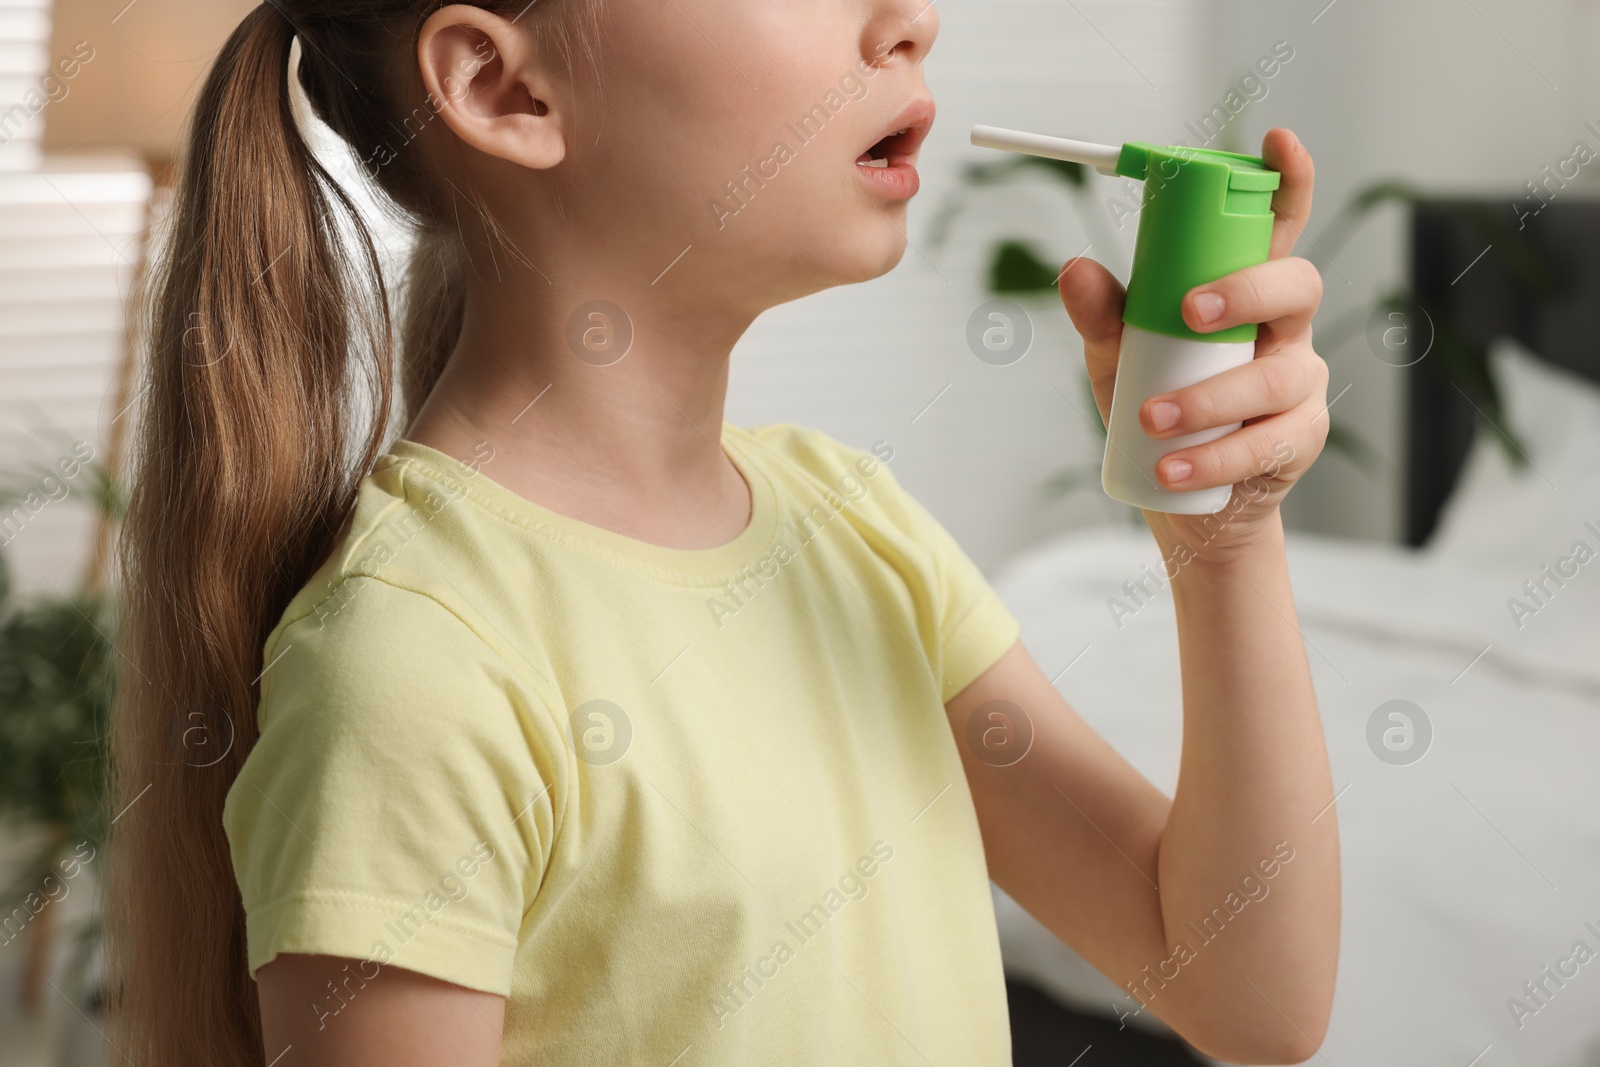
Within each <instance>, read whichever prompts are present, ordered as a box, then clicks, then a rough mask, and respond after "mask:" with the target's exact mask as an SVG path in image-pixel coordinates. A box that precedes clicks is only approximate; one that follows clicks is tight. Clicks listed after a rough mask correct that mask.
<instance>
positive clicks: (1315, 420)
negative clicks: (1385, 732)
mask: <svg viewBox="0 0 1600 1067" xmlns="http://www.w3.org/2000/svg"><path fill="white" fill-rule="evenodd" d="M1262 157H1263V159H1264V160H1265V161H1266V163H1267V165H1268V166H1269V167H1271V168H1273V169H1274V170H1277V171H1280V172H1282V174H1283V182H1282V185H1281V186H1280V188H1279V189H1278V191H1277V192H1276V193H1274V194H1273V197H1272V210H1273V212H1274V213H1275V214H1276V215H1277V219H1276V220H1275V221H1274V223H1273V227H1272V252H1271V258H1270V259H1269V260H1268V262H1266V263H1262V264H1260V265H1258V266H1255V267H1248V268H1246V269H1244V270H1241V271H1237V272H1235V273H1233V274H1229V275H1227V276H1226V277H1223V278H1220V279H1218V280H1217V281H1215V282H1212V283H1210V284H1208V285H1202V286H1199V287H1198V288H1196V289H1193V290H1191V291H1190V292H1189V294H1188V295H1187V296H1186V297H1184V302H1183V318H1184V321H1185V322H1186V323H1188V325H1189V327H1190V328H1191V329H1193V330H1195V331H1197V332H1200V333H1211V332H1214V331H1216V330H1221V329H1226V328H1227V327H1230V326H1237V325H1239V324H1240V323H1249V322H1255V323H1260V324H1261V332H1260V336H1259V339H1258V340H1257V341H1256V358H1255V359H1254V361H1252V362H1250V363H1248V364H1246V365H1244V366H1242V367H1237V368H1234V369H1233V370H1229V371H1226V372H1224V373H1222V374H1219V375H1217V376H1215V377H1213V378H1209V379H1207V380H1206V381H1203V382H1200V383H1198V384H1196V385H1191V386H1189V387H1188V388H1186V389H1179V390H1177V391H1175V392H1171V393H1163V394H1160V395H1157V396H1153V397H1149V398H1146V399H1145V400H1144V403H1143V404H1142V405H1141V407H1140V408H1139V422H1140V424H1141V426H1142V427H1143V428H1144V431H1145V433H1147V434H1149V435H1150V436H1152V437H1154V438H1157V439H1162V438H1169V437H1179V436H1182V435H1184V434H1189V433H1194V432H1196V431H1198V430H1204V429H1208V428H1211V427H1215V426H1226V425H1229V424H1230V423H1234V422H1239V421H1241V420H1242V421H1243V422H1244V426H1243V428H1241V429H1239V430H1237V431H1235V432H1233V433H1230V434H1228V435H1227V436H1225V437H1221V438H1219V439H1217V440H1215V441H1212V442H1210V443H1208V444H1203V445H1197V446H1194V447H1192V448H1185V449H1182V450H1180V451H1177V452H1174V453H1172V454H1171V455H1168V456H1166V457H1164V458H1163V459H1162V460H1161V462H1160V463H1159V464H1157V466H1156V477H1157V478H1158V480H1159V481H1160V483H1161V484H1162V485H1163V486H1165V487H1166V488H1169V489H1206V488H1210V487H1213V486H1220V485H1233V486H1234V496H1233V499H1232V500H1231V501H1230V502H1229V504H1228V506H1227V508H1225V509H1224V510H1223V511H1222V512H1220V513H1219V514H1218V515H1216V516H1211V515H1167V514H1161V513H1157V512H1150V511H1147V512H1145V518H1146V520H1147V521H1148V522H1149V523H1150V527H1151V530H1152V531H1153V532H1154V533H1155V534H1156V536H1157V537H1158V538H1159V539H1161V540H1162V541H1163V542H1164V543H1175V542H1177V541H1183V542H1185V543H1187V544H1189V545H1191V546H1193V547H1195V548H1198V547H1199V546H1200V545H1201V544H1203V543H1206V544H1209V545H1211V546H1213V547H1232V546H1235V545H1239V544H1244V543H1248V542H1249V541H1250V540H1251V539H1252V538H1253V537H1255V536H1256V535H1257V534H1258V533H1259V532H1260V531H1261V530H1263V529H1264V528H1266V527H1267V526H1273V525H1276V518H1277V510H1278V503H1279V502H1280V501H1281V500H1282V499H1283V497H1284V495H1285V494H1286V493H1288V491H1289V489H1290V487H1291V486H1293V485H1294V483H1295V482H1296V481H1298V480H1299V479H1300V476H1301V475H1303V474H1304V473H1305V472H1306V470H1307V468H1309V467H1310V466H1311V464H1312V462H1313V461H1314V460H1315V459H1316V458H1317V455H1318V454H1319V453H1320V452H1321V451H1322V445H1323V442H1324V441H1325V440H1326V439H1327V436H1328V421H1329V417H1328V409H1327V386H1328V367H1327V364H1326V363H1324V362H1323V361H1322V357H1320V356H1318V355H1317V353H1316V352H1315V351H1314V350H1313V349H1312V347H1311V320H1312V318H1313V316H1315V315H1316V312H1317V306H1318V304H1319V303H1321V300H1322V277H1321V275H1319V274H1318V273H1317V269H1316V268H1315V267H1314V266H1312V265H1311V264H1310V263H1309V262H1307V261H1306V260H1304V259H1300V258H1298V257H1292V256H1290V255H1289V254H1288V253H1289V252H1290V251H1291V250H1292V249H1293V248H1294V246H1295V243H1296V242H1297V241H1298V240H1299V238H1300V234H1301V232H1302V231H1303V230H1304V229H1305V225H1306V219H1307V217H1308V216H1309V215H1310V212H1311V188H1312V184H1313V181H1314V173H1313V169H1312V165H1311V155H1310V153H1308V152H1307V151H1306V150H1305V147H1304V146H1303V145H1301V144H1300V141H1299V139H1298V138H1296V137H1295V136H1294V134H1292V133H1290V132H1289V131H1288V130H1286V129H1274V130H1272V131H1270V132H1269V133H1268V134H1267V136H1266V138H1265V140H1264V141H1263V144H1262ZM1123 296H1124V290H1123V288H1122V285H1121V283H1119V282H1118V281H1117V280H1116V278H1115V277H1113V276H1112V274H1111V273H1110V272H1109V271H1107V270H1106V269H1105V268H1104V267H1102V266H1100V264H1098V263H1096V262H1094V261H1093V260H1088V259H1080V260H1074V261H1072V262H1071V263H1069V264H1068V266H1067V270H1066V271H1065V273H1064V274H1063V275H1062V277H1061V300H1062V302H1063V303H1064V304H1065V305H1066V308H1067V313H1068V314H1069V315H1070V316H1071V317H1072V322H1073V325H1074V326H1076V327H1077V329H1078V332H1079V333H1080V334H1082V336H1083V348H1084V361H1085V363H1086V364H1087V365H1088V369H1089V382H1090V384H1091V386H1093V388H1094V397H1095V402H1096V403H1097V404H1098V405H1099V406H1100V416H1101V418H1102V419H1104V418H1108V417H1109V416H1110V412H1111V389H1112V385H1113V383H1114V382H1115V380H1116V374H1117V355H1118V351H1119V349H1120V347H1121V342H1122V305H1123ZM1240 483H1244V484H1240ZM1224 520H1225V525H1224V526H1223V527H1222V528H1221V529H1220V530H1219V529H1218V524H1219V521H1224ZM1202 524H1206V525H1204V526H1203V525H1202Z"/></svg>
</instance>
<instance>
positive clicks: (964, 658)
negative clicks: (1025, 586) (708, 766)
mask: <svg viewBox="0 0 1600 1067" xmlns="http://www.w3.org/2000/svg"><path fill="white" fill-rule="evenodd" d="M878 477H880V478H884V479H886V484H885V486H884V487H885V488H886V489H889V490H890V492H891V493H892V494H893V495H894V497H895V501H894V503H895V506H897V507H898V508H899V509H900V510H901V511H902V513H903V515H904V517H905V520H906V522H907V523H908V528H909V530H910V532H911V534H912V536H913V537H914V538H915V539H916V541H917V543H918V545H919V546H920V547H921V548H922V549H923V550H924V551H925V552H926V553H927V558H928V561H929V563H930V564H931V569H932V573H933V576H934V590H933V600H934V604H935V609H934V610H935V614H936V618H937V630H938V669H939V675H940V679H941V685H942V687H943V697H944V700H945V702H946V703H948V702H949V701H950V700H951V699H952V698H953V697H955V696H956V694H958V693H960V692H961V691H962V690H963V689H965V688H966V687H967V686H969V685H971V684H972V683H973V682H975V681H977V679H978V677H979V675H981V674H983V672H984V671H986V670H988V669H989V668H990V667H992V666H994V664H995V662H996V661H998V660H999V659H1000V657H1001V656H1003V655H1004V654H1005V653H1006V652H1007V651H1008V650H1009V649H1010V648H1011V646H1012V645H1014V644H1016V643H1017V639H1018V637H1020V636H1021V633H1022V624H1021V623H1020V622H1019V621H1018V620H1017V617H1016V616H1015V615H1014V614H1012V612H1011V609H1010V608H1008V607H1006V604H1005V601H1003V600H1001V599H1000V594H999V593H997V592H995V590H994V586H992V585H990V584H989V579H988V578H986V577H984V574H983V572H982V571H981V570H979V569H978V565H977V564H976V563H974V562H973V561H972V558H971V557H970V556H968V555H967V553H966V551H965V550H964V549H963V548H962V547H961V545H960V544H959V543H958V542H957V541H956V539H955V537H953V536H952V535H951V533H950V531H949V530H947V529H945V527H944V524H943V523H941V522H939V520H938V519H936V518H934V517H933V514H932V513H931V512H929V511H928V509H927V508H926V507H924V506H923V505H922V502H921V501H919V500H917V499H916V497H914V496H912V495H911V494H910V493H909V492H907V491H906V490H905V489H904V488H903V487H901V485H900V483H899V481H898V480H897V479H896V478H895V476H894V474H893V473H891V472H890V471H889V469H888V465H887V464H885V465H884V466H883V469H882V470H881V471H880V472H879V474H878Z"/></svg>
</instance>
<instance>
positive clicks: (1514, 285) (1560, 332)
mask: <svg viewBox="0 0 1600 1067" xmlns="http://www.w3.org/2000/svg"><path fill="white" fill-rule="evenodd" d="M1527 206H1528V205H1526V204H1525V205H1524V207H1527ZM1475 257H1481V259H1478V258H1475ZM1411 290H1412V292H1413V293H1414V294H1415V298H1416V301H1417V303H1418V304H1419V305H1420V307H1421V308H1422V309H1424V310H1426V311H1427V313H1428V317H1429V319H1431V326H1432V329H1433V330H1434V331H1436V332H1437V336H1436V337H1435V338H1434V341H1435V347H1434V350H1433V351H1432V352H1431V353H1430V354H1429V355H1428V356H1427V357H1426V358H1424V359H1422V360H1421V361H1420V362H1418V363H1417V364H1416V365H1415V366H1412V367H1409V368H1407V370H1406V375H1407V380H1408V383H1409V386H1410V389H1409V391H1408V392H1409V395H1408V398H1407V402H1406V416H1407V427H1406V437H1407V441H1406V444H1407V450H1406V451H1407V455H1406V500H1405V523H1406V531H1405V537H1406V543H1407V544H1410V545H1421V544H1423V543H1425V542H1426V541H1427V539H1428V537H1429V536H1430V535H1431V534H1432V533H1433V530H1434V527H1435V526H1436V525H1437V524H1438V521H1439V512H1440V509H1442V508H1443V507H1444V502H1445V500H1446V499H1448V497H1449V495H1450V492H1451V490H1452V489H1454V488H1455V484H1456V479H1457V478H1458V477H1459V476H1460V473H1461V468H1462V466H1463V465H1464V464H1465V463H1466V459H1467V453H1468V450H1469V448H1470V447H1471V445H1472V438H1473V436H1474V434H1475V433H1478V432H1491V433H1492V432H1495V431H1493V430H1486V429H1484V428H1483V427H1482V426H1481V425H1480V424H1481V423H1482V422H1483V421H1484V418H1485V417H1489V418H1494V417H1496V416H1497V415H1498V414H1499V413H1498V410H1497V409H1498V406H1499V405H1498V397H1497V395H1496V390H1495V387H1494V383H1493V381H1492V380H1490V377H1489V374H1490V372H1489V369H1488V349H1489V345H1490V344H1491V343H1492V342H1493V341H1496V340H1499V339H1503V338H1508V339H1514V340H1516V341H1517V342H1518V343H1520V344H1521V345H1522V346H1523V347H1524V348H1526V349H1527V350H1528V352H1529V353H1530V354H1531V355H1533V356H1536V357H1538V358H1539V359H1543V360H1546V361H1547V362H1550V363H1553V364H1555V365H1556V366H1558V367H1563V368H1565V369H1567V370H1569V371H1572V372H1573V373H1575V374H1580V375H1583V376H1584V377H1586V378H1591V379H1594V380H1595V381H1600V347H1597V346H1596V344H1595V338H1596V336H1600V201H1596V200H1593V199H1580V198H1579V197H1578V196H1576V195H1574V196H1573V197H1572V198H1571V199H1570V200H1562V201H1560V202H1558V203H1548V204H1544V205H1543V207H1542V208H1540V209H1539V210H1538V211H1537V212H1533V211H1529V212H1528V213H1527V214H1526V217H1523V216H1522V214H1521V213H1520V212H1519V210H1518V208H1517V206H1516V204H1515V203H1513V201H1512V198H1511V197H1503V198H1499V199H1495V200H1445V199H1439V200H1429V199H1421V200H1417V201H1415V202H1414V203H1413V204H1412V208H1411ZM1419 325H1420V324H1419ZM1474 381H1481V383H1482V385H1483V386H1484V387H1486V388H1483V389H1482V390H1481V391H1480V390H1477V389H1474V388H1472V384H1473V382H1474ZM1463 384H1465V385H1466V388H1463ZM1469 394H1473V395H1470V396H1469ZM1517 458H1518V457H1517V456H1516V455H1515V454H1513V456H1512V459H1513V462H1516V461H1517ZM1523 462H1526V461H1525V460H1524V461H1523Z"/></svg>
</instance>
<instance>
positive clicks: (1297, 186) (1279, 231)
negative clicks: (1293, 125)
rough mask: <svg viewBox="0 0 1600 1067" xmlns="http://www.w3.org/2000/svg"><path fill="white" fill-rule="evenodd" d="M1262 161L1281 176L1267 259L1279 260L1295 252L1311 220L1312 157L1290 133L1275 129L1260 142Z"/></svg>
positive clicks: (1313, 170) (1313, 175)
mask: <svg viewBox="0 0 1600 1067" xmlns="http://www.w3.org/2000/svg"><path fill="white" fill-rule="evenodd" d="M1261 159H1262V162H1264V163H1266V165H1267V166H1268V167H1270V168H1271V169H1272V170H1275V171H1277V172H1279V173H1280V174H1282V175H1283V181H1282V183H1281V184H1280V185H1279V186H1278V191H1277V192H1275V193H1273V194H1272V213H1273V214H1274V215H1276V216H1277V218H1275V219H1274V220H1273V223H1272V252H1271V253H1270V255H1269V257H1268V258H1271V259H1279V258H1282V257H1283V256H1287V255H1288V254H1289V253H1290V252H1293V251H1294V246H1295V245H1296V244H1298V243H1299V242H1300V235H1301V234H1302V233H1304V232H1305V228H1306V222H1307V221H1308V220H1309V219H1310V217H1311V189H1312V186H1313V185H1315V184H1316V168H1315V167H1314V166H1312V164H1311V153H1310V152H1308V151H1306V147H1305V145H1303V144H1301V143H1300V139H1299V138H1298V137H1296V136H1295V135H1294V134H1293V133H1292V132H1290V131H1289V130H1286V129H1283V128H1282V127H1278V128H1276V129H1272V130H1268V131H1267V136H1266V138H1265V139H1264V140H1263V141H1262V142H1261Z"/></svg>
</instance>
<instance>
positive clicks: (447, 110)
mask: <svg viewBox="0 0 1600 1067" xmlns="http://www.w3.org/2000/svg"><path fill="white" fill-rule="evenodd" d="M417 62H418V65H419V67H420V71H421V75H422V82H423V87H424V88H425V90H426V91H427V94H428V107H429V109H430V110H432V111H433V112H435V113H436V114H437V115H438V116H439V117H440V118H442V119H443V120H444V125H445V126H446V127H448V129H449V131H450V133H451V134H453V135H454V136H455V137H456V138H458V139H459V140H460V141H462V142H463V143H465V144H466V145H468V146H469V147H471V148H474V149H477V150H478V151H479V152H481V153H483V154H485V155H489V156H494V157H496V158H499V159H504V160H506V161H508V162H511V163H516V164H518V165H519V166H523V167H528V168H532V169H545V168H548V167H553V166H555V165H556V164H557V163H559V162H561V160H562V159H563V158H564V156H565V154H566V140H565V137H564V136H563V133H562V129H561V121H562V117H563V115H564V113H565V112H564V108H563V107H562V106H561V104H560V102H559V101H557V100H555V99H554V92H555V91H556V83H555V81H554V80H552V79H550V78H547V77H546V76H545V70H544V66H543V63H542V61H541V56H540V53H539V50H538V49H537V47H536V45H535V42H534V40H533V38H532V36H531V35H530V34H529V33H528V32H527V31H526V30H525V29H524V28H521V27H518V26H516V25H514V24H513V23H511V22H510V21H508V20H507V19H505V18H502V17H501V16H499V15H497V14H494V13H493V12H490V11H486V10H484V9H483V8H479V7H471V6H468V5H465V4H451V5H448V6H446V7H443V8H440V9H439V10H438V11H435V12H434V13H433V14H432V15H431V16H429V18H428V20H427V21H426V22H425V23H424V24H423V26H422V31H421V33H420V34H419V35H418V39H417Z"/></svg>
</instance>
